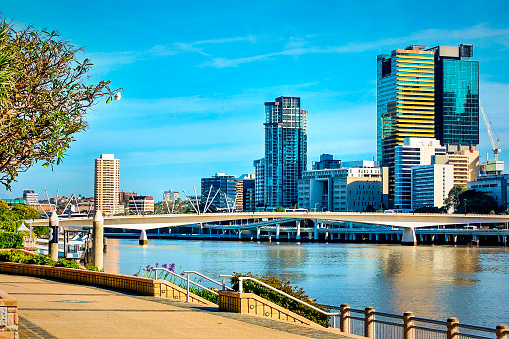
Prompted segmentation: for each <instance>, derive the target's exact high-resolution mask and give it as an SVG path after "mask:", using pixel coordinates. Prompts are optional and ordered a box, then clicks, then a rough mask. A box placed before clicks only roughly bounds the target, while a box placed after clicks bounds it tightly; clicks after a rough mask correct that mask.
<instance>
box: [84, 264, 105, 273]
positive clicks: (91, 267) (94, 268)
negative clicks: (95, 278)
mask: <svg viewBox="0 0 509 339" xmlns="http://www.w3.org/2000/svg"><path fill="white" fill-rule="evenodd" d="M87 270H88V271H94V272H104V268H101V269H100V270H99V268H98V267H97V266H89V265H87Z"/></svg>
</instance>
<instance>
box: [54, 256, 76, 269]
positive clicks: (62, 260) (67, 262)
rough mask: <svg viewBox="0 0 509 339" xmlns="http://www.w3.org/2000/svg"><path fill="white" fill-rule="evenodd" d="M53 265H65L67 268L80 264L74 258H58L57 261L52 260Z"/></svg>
mask: <svg viewBox="0 0 509 339" xmlns="http://www.w3.org/2000/svg"><path fill="white" fill-rule="evenodd" d="M53 266H55V267H67V268H76V269H79V268H80V265H78V263H77V262H76V261H74V260H68V259H65V258H60V259H58V260H57V261H55V262H54V265H53Z"/></svg>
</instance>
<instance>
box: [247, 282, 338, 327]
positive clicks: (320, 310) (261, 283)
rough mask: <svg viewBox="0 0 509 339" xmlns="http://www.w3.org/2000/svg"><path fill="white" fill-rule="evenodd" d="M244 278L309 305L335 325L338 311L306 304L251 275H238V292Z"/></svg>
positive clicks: (308, 305) (303, 302)
mask: <svg viewBox="0 0 509 339" xmlns="http://www.w3.org/2000/svg"><path fill="white" fill-rule="evenodd" d="M244 280H252V281H254V282H256V283H257V284H260V285H262V286H264V287H266V288H268V289H270V290H272V291H274V292H277V293H279V294H281V295H283V296H285V297H287V298H290V299H292V300H294V301H296V302H298V303H301V304H302V305H304V306H307V307H309V308H311V309H313V310H315V311H317V312H320V313H322V314H325V315H328V316H330V319H331V325H332V327H336V316H339V313H338V312H326V311H324V310H322V309H319V308H318V307H316V306H313V305H311V304H308V303H307V302H305V301H302V300H300V299H298V298H295V297H294V296H292V295H289V294H288V293H285V292H283V291H280V290H278V289H277V288H275V287H272V286H270V285H268V284H266V283H264V282H261V281H260V280H258V279H255V278H252V277H239V293H242V291H243V286H242V282H243V281H244Z"/></svg>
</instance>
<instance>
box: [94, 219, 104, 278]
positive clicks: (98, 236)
mask: <svg viewBox="0 0 509 339" xmlns="http://www.w3.org/2000/svg"><path fill="white" fill-rule="evenodd" d="M92 232H93V233H94V234H93V241H94V242H93V243H92V253H93V255H92V265H93V266H95V267H97V268H98V269H99V270H102V269H103V267H104V218H103V215H102V213H101V210H97V212H95V216H94V220H93V226H92Z"/></svg>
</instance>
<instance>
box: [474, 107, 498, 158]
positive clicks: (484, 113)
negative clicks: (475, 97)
mask: <svg viewBox="0 0 509 339" xmlns="http://www.w3.org/2000/svg"><path fill="white" fill-rule="evenodd" d="M479 106H480V107H481V112H482V116H483V118H484V123H485V124H486V129H487V130H488V135H489V136H490V140H491V145H492V146H493V149H492V150H493V155H494V156H495V162H497V161H498V153H500V152H501V151H502V150H501V149H500V147H499V143H500V139H499V138H498V135H497V142H496V143H495V138H494V137H493V133H492V132H491V129H492V127H491V122H490V121H489V120H488V116H487V115H486V112H485V111H484V107H483V105H482V103H481V101H480V100H479ZM495 135H496V133H495ZM487 160H488V159H486V161H487Z"/></svg>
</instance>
